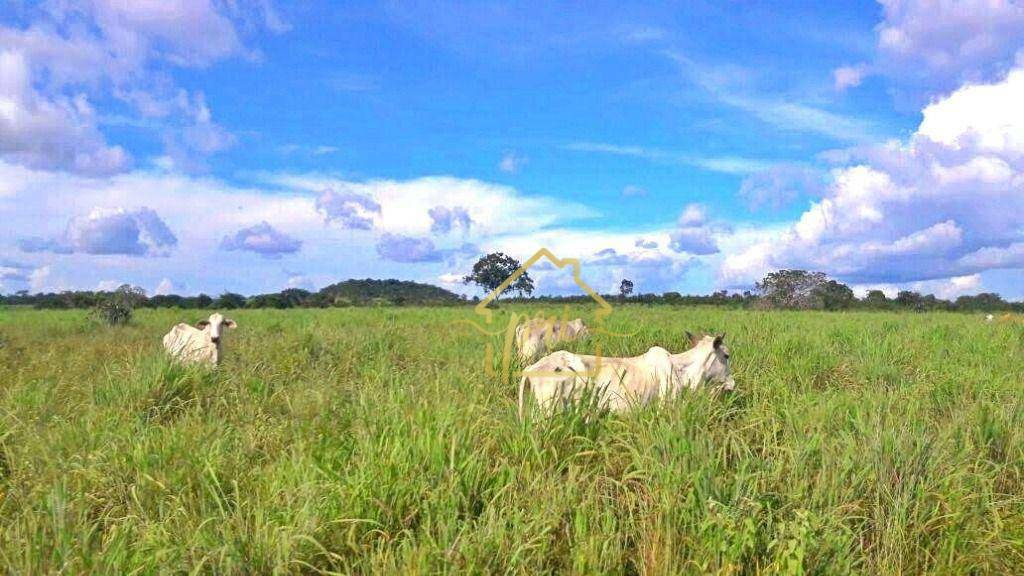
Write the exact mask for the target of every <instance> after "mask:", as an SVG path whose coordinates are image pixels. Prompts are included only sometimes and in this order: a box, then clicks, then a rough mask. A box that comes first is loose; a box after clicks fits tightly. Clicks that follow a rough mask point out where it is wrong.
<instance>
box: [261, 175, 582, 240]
mask: <svg viewBox="0 0 1024 576" xmlns="http://www.w3.org/2000/svg"><path fill="white" fill-rule="evenodd" d="M267 181H268V183H271V184H273V185H276V186H280V187H284V188H287V189H292V190H307V191H310V192H315V193H319V194H320V200H318V202H317V207H318V209H319V210H320V212H321V213H322V214H323V216H324V217H325V218H326V219H328V220H334V219H336V220H337V221H339V222H342V223H343V225H344V227H348V228H355V229H362V230H370V229H373V230H377V231H380V232H390V233H392V234H404V235H408V236H424V235H427V234H430V233H431V228H432V227H433V226H434V220H433V219H432V218H431V217H430V210H431V208H434V207H436V206H456V205H457V206H461V207H462V208H464V209H465V211H466V212H467V213H468V214H469V215H471V216H472V236H474V237H485V236H495V235H501V234H508V233H519V232H524V231H532V230H540V229H543V228H546V227H549V226H551V225H553V224H555V223H556V222H557V223H559V224H562V223H566V222H569V221H577V220H581V219H589V218H593V217H595V216H597V215H598V213H597V212H595V211H594V210H592V209H590V208H588V207H586V206H583V205H580V204H578V203H575V202H571V201H565V200H560V199H556V198H552V197H547V196H527V195H525V194H522V193H520V192H519V191H517V190H516V189H515V188H513V187H511V186H503V185H500V184H492V183H489V182H483V181H480V180H473V179H461V178H453V177H450V176H430V177H424V178H415V179H412V180H367V181H363V182H353V181H347V180H341V179H338V178H334V177H331V176H326V175H316V174H312V175H279V176H271V177H268V178H267ZM324 190H327V191H328V192H330V194H328V192H323V191H324Z"/></svg>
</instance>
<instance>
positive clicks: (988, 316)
mask: <svg viewBox="0 0 1024 576" xmlns="http://www.w3.org/2000/svg"><path fill="white" fill-rule="evenodd" d="M995 319H996V317H995V316H993V315H991V314H987V315H986V316H985V322H991V321H993V320H995Z"/></svg>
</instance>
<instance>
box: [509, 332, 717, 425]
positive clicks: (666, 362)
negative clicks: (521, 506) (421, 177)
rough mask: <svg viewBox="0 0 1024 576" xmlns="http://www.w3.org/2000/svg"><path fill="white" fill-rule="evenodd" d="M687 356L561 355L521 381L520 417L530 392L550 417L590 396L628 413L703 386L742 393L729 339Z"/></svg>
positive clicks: (696, 341)
mask: <svg viewBox="0 0 1024 576" xmlns="http://www.w3.org/2000/svg"><path fill="white" fill-rule="evenodd" d="M687 335H688V336H689V337H690V342H691V344H692V347H691V348H690V349H689V350H687V351H686V352H683V353H681V354H671V353H669V351H668V350H665V349H664V348H661V347H660V346H655V347H653V348H651V349H650V350H648V351H647V352H646V353H645V354H643V355H641V356H634V357H632V358H605V357H598V356H589V355H585V354H573V353H572V352H566V351H559V352H554V353H552V354H549V355H547V356H545V357H544V358H541V359H540V360H538V361H537V362H535V363H534V364H532V365H530V366H529V367H527V368H526V369H525V370H524V371H523V377H522V379H521V380H520V381H519V417H520V418H522V417H523V413H524V404H525V395H526V392H527V389H529V391H530V392H531V393H532V394H533V397H534V399H535V400H536V402H537V404H538V405H539V406H540V408H541V410H542V411H543V412H544V413H551V412H552V411H553V410H554V409H555V408H557V407H558V406H559V405H560V404H562V403H563V402H568V401H573V400H577V399H579V398H580V397H581V396H583V395H585V394H586V393H591V394H593V395H594V397H595V401H596V404H597V406H598V407H599V408H601V409H607V410H611V411H613V412H623V411H626V410H628V409H630V408H632V407H634V406H642V405H646V404H650V403H652V402H655V401H657V400H658V399H669V398H673V397H675V396H676V395H678V394H679V393H680V392H681V391H683V390H696V389H697V388H699V387H700V386H702V385H706V386H710V387H714V388H717V389H720V390H724V391H732V390H733V389H735V388H736V382H735V380H733V378H732V376H731V374H730V371H729V350H728V349H727V348H726V346H725V344H724V339H725V335H724V334H723V335H722V336H703V337H701V338H698V337H695V336H693V335H691V334H689V333H687Z"/></svg>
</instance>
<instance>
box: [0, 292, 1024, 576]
mask: <svg viewBox="0 0 1024 576" xmlns="http://www.w3.org/2000/svg"><path fill="white" fill-rule="evenodd" d="M512 310H516V311H519V312H527V311H529V312H533V311H535V310H536V308H528V307H525V306H522V307H518V306H502V308H501V309H500V310H499V311H497V312H496V316H497V317H498V324H499V325H500V324H501V322H502V318H504V317H507V315H508V314H509V313H510V311H512ZM548 310H549V311H551V313H558V309H555V308H550V309H548ZM573 312H580V313H586V312H587V311H586V310H585V309H583V308H580V309H579V310H574V311H573ZM229 315H230V316H231V317H232V318H234V319H235V320H236V321H237V322H238V325H239V327H238V329H237V330H234V331H233V332H231V333H229V334H228V335H227V337H226V344H225V346H226V348H225V349H226V358H225V361H224V364H223V365H222V366H221V367H220V369H218V370H216V371H211V370H204V369H197V368H182V367H179V366H175V365H172V364H171V363H169V362H168V361H167V360H166V359H165V358H164V355H163V353H162V348H161V344H160V340H161V337H162V336H163V334H164V333H165V332H166V331H167V330H168V329H169V328H170V326H172V325H173V324H174V323H176V322H178V321H189V322H194V321H196V320H198V319H200V318H202V317H203V316H204V313H203V312H201V311H194V310H184V311H179V310H156V311H154V310H144V311H140V312H137V313H136V316H135V318H134V319H133V321H132V323H131V324H130V325H129V326H127V327H124V328H108V327H100V326H97V325H95V324H92V323H90V321H89V320H88V319H87V315H86V314H85V313H83V312H76V311H68V312H50V311H34V310H2V309H0V566H2V569H3V571H5V572H9V573H20V574H48V573H64V574H82V573H99V574H129V573H132V574H156V573H169V572H173V573H216V574H254V573H256V574H271V573H282V574H288V573H306V574H313V573H346V574H348V573H353V574H380V573H389V574H424V573H459V574H498V573H523V574H549V573H550V574H555V573H558V574H562V573H575V574H666V575H667V574H705V573H721V574H739V573H783V574H801V573H807V574H848V573H853V574H916V573H933V574H1009V573H1024V401H1022V392H1024V327H1022V326H1020V325H1012V324H1003V325H994V324H986V323H985V322H984V321H983V319H982V317H981V316H980V315H973V316H972V315H959V314H942V313H936V314H892V313H847V314H840V313H796V312H752V311H734V310H724V309H715V308H683V307H668V306H653V307H644V306H619V307H617V309H616V311H615V312H614V313H613V314H612V316H611V318H610V322H611V324H612V325H613V326H614V327H615V328H616V329H620V330H622V331H626V332H632V331H636V334H634V335H632V336H630V337H625V338H619V339H609V340H608V341H607V344H606V346H605V352H606V353H609V354H613V355H620V356H622V355H635V354H639V353H642V352H644V351H646V350H647V348H648V347H649V346H651V345H655V344H658V345H662V346H665V347H666V348H669V349H670V350H671V351H673V352H677V351H681V350H682V349H684V348H685V341H686V339H685V336H684V330H691V331H694V332H696V331H707V332H711V331H727V332H728V336H727V343H728V344H729V346H730V349H731V353H732V358H733V371H734V374H735V376H736V381H737V387H738V388H737V390H738V391H737V393H735V394H733V395H731V396H728V397H714V396H712V395H711V394H707V393H697V394H691V395H687V396H685V397H684V398H682V399H680V400H678V401H675V402H672V403H670V404H668V405H666V406H663V407H651V408H647V409H644V410H639V411H636V412H633V413H630V414H627V415H619V416H614V415H612V416H603V417H587V415H586V414H582V413H580V412H574V413H568V414H562V415H559V416H557V417H554V418H552V419H550V420H548V421H543V420H541V419H529V420H528V421H527V422H525V423H520V422H519V421H518V419H517V417H516V415H515V395H516V386H515V383H513V382H512V381H511V380H509V381H498V380H497V379H496V378H494V377H487V376H486V375H485V374H484V372H483V370H482V357H483V344H484V341H485V340H484V339H485V338H486V337H485V336H482V335H481V334H479V333H478V332H476V331H473V330H471V329H469V328H467V327H465V326H459V325H453V324H452V321H453V320H455V319H465V320H470V321H473V320H475V319H476V317H475V316H474V314H473V311H472V310H471V309H470V308H468V307H466V308H376V309H355V308H349V309H329V310H282V311H275V310H244V311H233V312H231V313H229ZM573 347H577V348H579V350H580V351H582V350H584V349H585V344H582V343H581V344H574V345H573Z"/></svg>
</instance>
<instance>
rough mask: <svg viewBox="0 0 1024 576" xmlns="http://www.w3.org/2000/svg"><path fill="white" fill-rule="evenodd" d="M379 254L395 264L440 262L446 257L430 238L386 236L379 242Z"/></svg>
mask: <svg viewBox="0 0 1024 576" xmlns="http://www.w3.org/2000/svg"><path fill="white" fill-rule="evenodd" d="M377 254H378V255H380V257H381V258H384V259H385V260H391V261H393V262H409V263H411V262H439V261H441V260H442V259H443V258H444V255H443V254H442V253H441V251H439V250H438V249H437V248H435V247H434V243H433V242H432V241H431V240H430V238H414V237H412V236H402V235H400V234H384V235H383V236H381V237H380V240H379V241H378V242H377Z"/></svg>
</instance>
